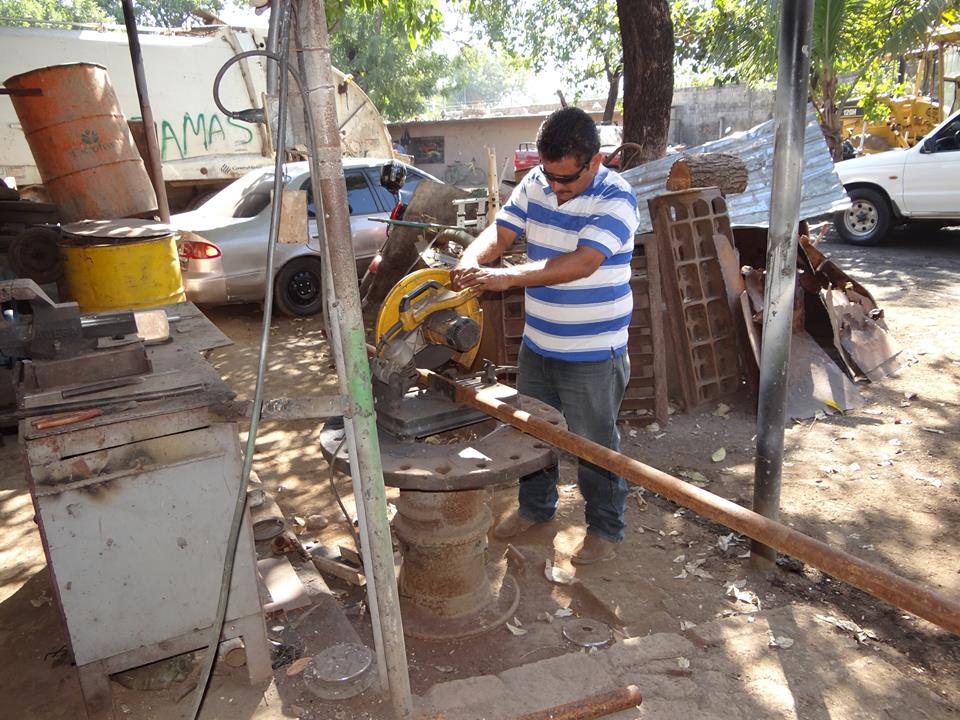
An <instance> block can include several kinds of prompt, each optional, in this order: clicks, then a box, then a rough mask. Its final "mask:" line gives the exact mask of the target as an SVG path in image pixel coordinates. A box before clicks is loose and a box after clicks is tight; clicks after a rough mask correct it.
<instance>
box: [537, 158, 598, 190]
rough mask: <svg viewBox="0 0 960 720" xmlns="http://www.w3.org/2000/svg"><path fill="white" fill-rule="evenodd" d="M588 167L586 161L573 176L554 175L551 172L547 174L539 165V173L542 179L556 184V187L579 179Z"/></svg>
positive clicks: (588, 163)
mask: <svg viewBox="0 0 960 720" xmlns="http://www.w3.org/2000/svg"><path fill="white" fill-rule="evenodd" d="M589 166H590V161H589V160H587V161H586V162H585V163H584V164H583V165H581V166H580V169H579V170H577V171H576V172H575V173H574V174H573V175H554V174H553V173H552V172H547V171H546V169H545V168H544V167H543V165H542V164H541V165H540V172H542V173H543V177H545V178H546V179H547V182H552V183H556V184H557V185H569V184H570V183H573V182H576V181H577V180H579V179H580V176H581V175H583V171H584V170H586V169H587V168H588V167H589Z"/></svg>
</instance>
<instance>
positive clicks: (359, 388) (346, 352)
mask: <svg viewBox="0 0 960 720" xmlns="http://www.w3.org/2000/svg"><path fill="white" fill-rule="evenodd" d="M298 17H299V22H300V50H301V53H302V57H303V68H304V78H303V82H304V85H305V91H306V94H307V102H308V103H309V106H310V110H311V111H312V112H313V115H314V119H315V122H314V127H313V132H314V141H315V142H314V144H313V146H314V148H315V152H314V153H313V155H312V157H311V158H310V162H311V168H310V170H311V175H312V178H313V188H314V192H315V193H317V194H318V195H319V197H320V198H321V202H322V204H323V216H324V221H325V225H326V241H327V249H328V256H329V258H330V265H331V267H330V275H332V278H333V285H334V295H335V297H336V305H337V307H336V311H335V317H333V318H330V319H329V320H330V322H335V323H337V325H338V327H339V333H340V343H341V348H342V352H343V359H342V361H341V362H340V363H339V364H338V367H337V372H338V373H340V375H341V377H343V378H345V379H346V385H347V388H348V392H349V395H348V397H347V398H345V400H346V405H347V407H346V412H345V415H346V416H347V417H348V418H349V420H350V421H351V422H352V425H353V443H354V444H355V446H356V450H355V456H356V466H355V467H356V468H357V469H358V470H359V477H358V478H356V480H358V481H359V485H360V490H361V492H360V497H359V498H358V501H359V502H360V503H361V504H362V505H363V514H364V516H365V519H366V526H367V547H366V548H365V551H366V552H367V553H369V555H370V561H371V565H372V569H373V576H374V582H375V585H376V589H377V605H378V610H379V616H380V627H381V629H382V633H383V654H384V660H385V661H386V668H387V684H388V685H389V688H390V698H391V701H392V705H393V709H394V712H395V713H396V715H397V716H398V717H400V718H409V717H411V716H412V714H413V701H412V697H411V694H410V676H409V671H408V668H407V653H406V645H405V643H404V639H403V624H402V622H401V618H400V598H399V593H398V591H397V578H396V573H395V572H394V566H393V543H392V541H391V538H390V525H389V522H388V521H387V501H386V489H385V487H384V484H383V467H382V465H381V461H380V445H379V441H378V436H377V424H376V414H375V412H374V407H373V390H372V387H371V380H370V365H369V362H368V360H367V350H366V342H365V336H364V330H363V317H362V314H361V312H360V291H359V287H358V285H357V276H356V273H355V272H354V271H353V269H354V268H355V267H356V263H355V259H354V254H353V243H352V241H351V234H350V216H349V211H348V208H349V205H348V201H347V188H346V183H345V181H344V176H343V166H342V165H341V162H340V133H339V131H338V129H337V106H336V95H335V89H334V85H333V73H332V70H331V65H330V49H329V43H328V39H327V21H326V14H325V10H324V5H323V0H302V2H301V3H300V12H299V15H298Z"/></svg>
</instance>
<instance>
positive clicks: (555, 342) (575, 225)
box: [497, 166, 639, 362]
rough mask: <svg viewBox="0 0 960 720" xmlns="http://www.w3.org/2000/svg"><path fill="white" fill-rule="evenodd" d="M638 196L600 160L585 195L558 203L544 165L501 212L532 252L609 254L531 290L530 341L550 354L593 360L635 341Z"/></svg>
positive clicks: (542, 256)
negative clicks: (633, 264) (586, 269)
mask: <svg viewBox="0 0 960 720" xmlns="http://www.w3.org/2000/svg"><path fill="white" fill-rule="evenodd" d="M638 224H639V220H638V217H637V198H636V196H635V195H634V193H633V190H632V189H631V187H630V185H629V184H628V183H627V182H626V181H625V180H624V179H623V178H621V177H620V176H619V175H618V174H617V173H615V172H613V171H611V170H608V169H607V168H605V167H602V166H601V167H600V170H599V172H597V174H596V177H594V179H593V183H592V184H591V185H590V187H588V188H587V189H586V190H585V191H584V192H583V193H582V194H580V195H577V196H576V197H575V198H572V199H571V200H568V201H567V202H565V203H564V204H563V205H559V206H558V205H557V196H556V195H555V194H554V192H553V191H552V190H551V189H550V186H549V185H548V184H547V181H546V179H544V177H543V173H542V172H541V171H540V168H534V169H533V170H531V171H530V172H529V173H528V174H527V176H526V177H525V178H524V179H523V181H522V182H521V183H520V184H519V185H517V187H516V188H514V191H513V194H512V195H511V196H510V200H509V201H507V204H506V205H504V206H503V207H502V208H501V209H500V212H499V213H497V225H499V226H503V227H506V228H509V229H510V230H513V231H514V232H516V233H517V234H518V235H523V234H525V235H526V237H527V257H528V258H529V259H530V260H534V261H536V260H548V259H550V258H552V257H555V256H557V255H562V254H564V253H569V252H573V251H574V250H576V249H577V248H578V247H580V246H583V245H586V246H588V247H592V248H595V249H597V250H599V251H600V252H602V253H603V256H604V260H603V263H602V264H601V265H600V267H599V268H597V271H596V272H594V273H593V274H592V275H589V276H588V277H585V278H581V279H579V280H574V281H572V282H567V283H561V284H559V285H546V286H540V287H528V288H527V289H526V308H525V314H526V325H525V326H524V329H523V339H524V342H525V343H526V344H527V346H528V347H529V348H530V349H531V350H533V351H535V352H537V353H539V354H540V355H544V356H546V357H552V358H558V359H561V360H569V361H575V362H590V361H596V360H606V359H608V358H610V357H611V356H613V357H616V356H619V355H621V354H623V352H624V351H625V350H626V348H627V327H628V325H629V324H630V314H631V313H632V312H633V293H632V292H631V290H630V275H631V272H630V259H631V257H632V256H633V234H634V233H635V232H636V230H637V226H638Z"/></svg>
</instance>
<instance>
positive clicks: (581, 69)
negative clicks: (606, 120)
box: [464, 0, 623, 96]
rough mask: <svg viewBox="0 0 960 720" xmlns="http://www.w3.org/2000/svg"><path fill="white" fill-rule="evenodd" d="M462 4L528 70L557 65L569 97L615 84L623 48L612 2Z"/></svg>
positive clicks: (468, 0) (470, 0) (494, 0)
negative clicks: (566, 84) (526, 66)
mask: <svg viewBox="0 0 960 720" xmlns="http://www.w3.org/2000/svg"><path fill="white" fill-rule="evenodd" d="M464 5H466V7H467V8H468V9H469V12H470V14H471V16H472V17H473V18H474V19H475V20H476V21H477V23H478V24H479V25H480V27H482V28H483V30H484V31H485V32H486V33H487V35H488V36H489V37H490V38H492V39H493V40H494V41H496V42H499V43H502V44H503V46H504V47H505V48H506V49H507V50H508V51H509V52H511V53H512V54H514V56H516V57H518V58H522V59H524V60H525V61H526V62H528V63H529V65H530V67H531V68H532V69H533V70H535V71H539V70H543V69H544V68H547V67H554V66H556V67H559V68H560V69H561V73H562V78H563V80H564V82H565V83H569V84H570V85H571V86H572V87H573V93H572V94H573V95H576V96H579V95H581V94H582V93H583V92H584V91H585V90H586V89H587V88H588V87H592V86H596V85H598V84H599V85H600V86H601V87H604V89H606V86H607V85H610V84H613V83H616V84H619V82H620V77H621V75H622V73H623V49H622V47H621V41H620V23H619V19H618V17H617V4H616V0H595V2H582V0H464ZM558 89H559V88H558Z"/></svg>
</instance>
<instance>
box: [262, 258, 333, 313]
mask: <svg viewBox="0 0 960 720" xmlns="http://www.w3.org/2000/svg"><path fill="white" fill-rule="evenodd" d="M321 277H322V275H321V272H320V261H319V260H317V259H315V258H309V257H299V258H294V259H293V260H291V261H290V262H288V263H287V264H286V265H284V266H283V267H282V268H281V269H280V272H279V273H277V279H276V283H275V285H276V287H274V289H273V301H274V303H275V304H276V306H277V309H278V310H280V312H282V313H283V314H284V315H295V316H301V317H302V316H306V315H316V314H317V313H319V312H320V311H321V310H323V290H322V288H323V286H322V281H321Z"/></svg>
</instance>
